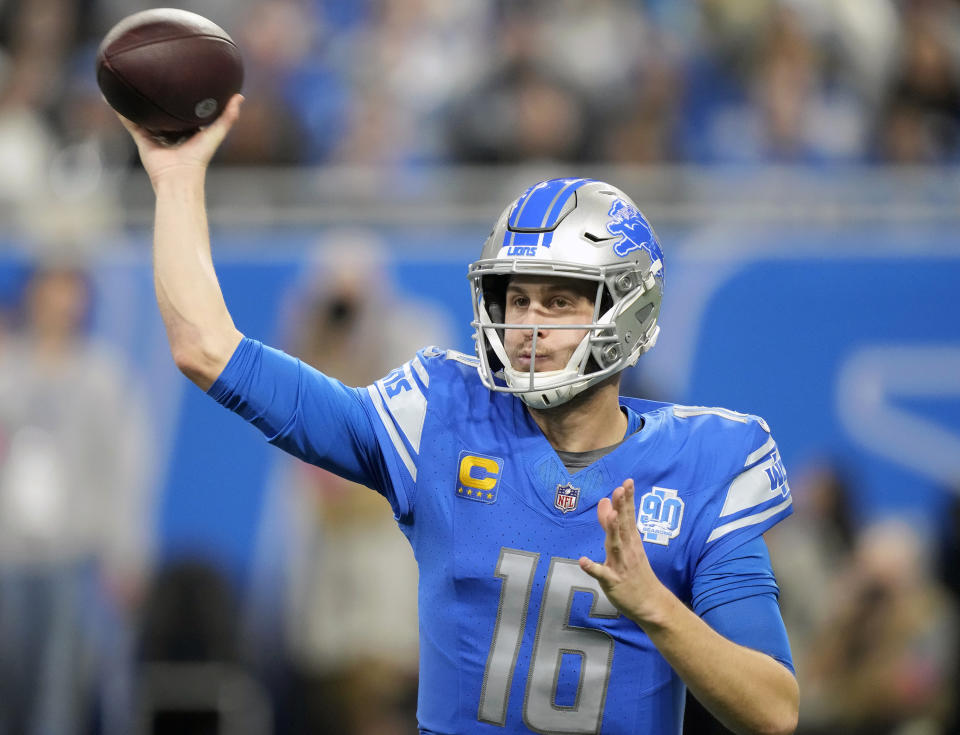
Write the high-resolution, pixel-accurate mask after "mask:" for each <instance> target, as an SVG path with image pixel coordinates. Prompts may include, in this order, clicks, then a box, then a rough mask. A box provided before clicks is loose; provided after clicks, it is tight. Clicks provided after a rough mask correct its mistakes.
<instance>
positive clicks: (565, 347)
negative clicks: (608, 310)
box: [503, 276, 597, 373]
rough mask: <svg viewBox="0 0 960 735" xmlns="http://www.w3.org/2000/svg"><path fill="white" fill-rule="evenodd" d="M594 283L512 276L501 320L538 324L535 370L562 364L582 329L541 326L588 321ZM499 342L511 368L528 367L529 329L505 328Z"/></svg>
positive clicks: (571, 352) (566, 279)
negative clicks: (504, 350)
mask: <svg viewBox="0 0 960 735" xmlns="http://www.w3.org/2000/svg"><path fill="white" fill-rule="evenodd" d="M596 292H597V287H596V285H595V284H594V283H592V282H589V281H581V280H579V279H576V278H556V277H552V276H514V277H513V278H511V279H510V284H509V285H508V286H507V300H506V306H505V310H504V311H505V313H504V322H506V323H508V324H530V325H534V324H538V325H541V327H540V328H539V329H538V330H537V353H536V366H535V367H536V372H538V373H539V372H542V371H546V370H560V369H562V368H564V367H566V364H567V362H568V361H569V360H570V356H571V355H572V354H573V351H574V350H575V349H576V348H577V345H578V344H580V341H581V340H582V339H583V337H584V335H586V333H587V330H585V329H544V328H543V326H542V325H549V324H590V323H591V322H593V299H594V297H595V296H596ZM503 346H504V348H505V349H506V351H507V357H509V358H510V364H511V365H512V366H513V368H514V370H529V369H530V361H531V358H532V356H533V329H506V330H504V335H503Z"/></svg>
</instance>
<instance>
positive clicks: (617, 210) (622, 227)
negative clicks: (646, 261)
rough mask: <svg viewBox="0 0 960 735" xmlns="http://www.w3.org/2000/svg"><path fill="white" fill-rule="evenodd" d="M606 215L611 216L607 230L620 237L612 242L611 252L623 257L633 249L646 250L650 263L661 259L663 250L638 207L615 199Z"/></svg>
mask: <svg viewBox="0 0 960 735" xmlns="http://www.w3.org/2000/svg"><path fill="white" fill-rule="evenodd" d="M607 216H609V217H611V220H610V222H608V223H607V232H609V233H610V234H611V235H616V236H618V237H619V238H620V239H619V240H617V242H616V243H614V245H613V252H615V253H616V254H617V255H619V256H620V257H621V258H623V257H626V255H627V254H628V253H631V252H633V251H634V250H646V251H647V254H648V255H649V256H650V262H651V263H656V262H657V261H658V260H663V251H662V250H661V249H660V245H659V243H657V239H656V237H654V234H653V228H652V227H650V223H649V222H647V220H646V218H645V217H644V216H643V214H641V213H640V210H639V209H637V208H636V207H634V206H633V205H632V204H627V203H626V202H625V201H623V199H617V200H616V201H615V202H614V203H613V206H611V207H610V211H609V212H607Z"/></svg>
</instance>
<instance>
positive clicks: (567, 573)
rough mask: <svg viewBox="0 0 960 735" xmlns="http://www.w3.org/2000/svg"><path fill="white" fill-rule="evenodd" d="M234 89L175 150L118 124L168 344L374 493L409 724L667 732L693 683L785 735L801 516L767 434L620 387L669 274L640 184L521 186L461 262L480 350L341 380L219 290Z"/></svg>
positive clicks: (715, 700)
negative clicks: (140, 189) (786, 579)
mask: <svg viewBox="0 0 960 735" xmlns="http://www.w3.org/2000/svg"><path fill="white" fill-rule="evenodd" d="M239 106H240V98H239V97H238V98H235V99H234V100H232V101H231V103H230V105H229V106H228V108H227V110H226V112H225V113H224V115H223V116H222V117H221V118H220V119H219V120H218V121H217V122H216V123H214V124H213V125H211V126H210V127H209V128H207V129H206V130H204V131H202V132H201V133H199V134H197V135H195V136H194V137H192V138H190V139H189V140H188V141H187V142H185V143H183V144H181V145H179V146H177V147H175V148H166V147H163V146H160V145H157V144H155V143H154V142H153V141H152V140H151V139H150V138H149V136H148V135H146V134H145V133H144V131H142V130H140V129H139V128H136V127H135V126H134V125H132V124H131V123H129V122H126V121H125V123H124V124H125V125H127V127H128V129H129V130H130V132H131V133H132V134H133V136H134V138H135V140H136V142H137V145H138V147H139V149H140V155H141V159H142V161H143V163H144V167H145V168H146V170H147V172H148V174H149V175H150V178H151V181H152V183H153V186H154V190H155V192H156V195H157V209H156V227H155V253H154V263H155V280H156V290H157V298H158V302H159V306H160V310H161V314H162V316H163V318H164V321H165V324H166V327H167V331H168V335H169V338H170V344H171V350H172V352H173V355H174V359H175V361H176V363H177V365H178V366H179V367H180V369H181V370H182V371H183V372H184V373H185V374H186V375H187V376H188V377H190V378H191V379H192V380H193V381H194V382H196V383H197V385H199V386H200V387H201V388H203V389H204V390H206V391H208V392H209V393H210V395H211V396H212V397H213V398H215V399H216V400H217V401H219V402H220V403H222V404H223V405H225V406H226V407H228V408H229V409H231V410H233V411H236V412H237V413H239V414H240V415H241V416H243V417H244V418H245V419H247V420H248V421H250V422H252V423H253V424H254V425H255V426H257V427H258V428H259V429H260V430H261V431H262V432H263V433H264V434H265V435H266V436H267V438H268V440H269V441H270V442H271V443H273V444H276V445H277V446H279V447H281V448H283V449H284V450H286V451H288V452H290V453H291V454H293V455H295V456H297V457H300V458H302V459H304V460H306V461H308V462H312V463H314V464H316V465H319V466H321V467H324V468H326V469H329V470H331V471H333V472H336V473H338V474H340V475H343V476H344V477H347V478H349V479H351V480H353V481H356V482H359V483H362V484H364V485H367V486H369V487H370V488H373V489H374V490H376V491H377V492H379V493H381V494H383V495H384V496H385V497H386V498H387V499H388V500H389V502H390V504H391V506H392V507H393V510H394V513H395V515H396V518H397V522H398V524H399V526H400V528H401V530H402V531H403V532H404V534H405V535H406V536H407V538H408V539H409V541H410V544H411V546H412V548H413V552H414V554H415V556H416V559H417V562H418V565H419V569H420V588H419V606H420V696H419V705H418V719H419V724H420V729H421V732H423V733H430V734H435V735H441V734H442V735H452V734H454V733H498V734H499V733H531V732H534V733H578V734H583V735H586V734H588V733H590V734H603V735H607V734H609V735H613V734H618V735H619V734H622V733H643V734H659V733H664V734H667V733H669V734H671V735H675V734H676V733H679V732H680V731H681V728H682V720H683V703H684V697H685V692H686V688H687V687H689V689H690V690H691V691H692V692H693V693H694V694H695V695H696V696H697V698H698V699H699V700H700V701H701V702H702V703H703V704H704V705H705V706H706V707H707V709H709V710H710V711H711V712H712V713H713V714H714V715H715V716H717V717H718V718H719V719H720V720H721V721H722V722H723V723H725V724H726V725H727V726H728V727H730V728H731V729H733V730H735V731H737V732H757V733H782V732H792V731H793V730H794V729H795V727H796V722H797V699H798V691H797V684H796V680H795V678H794V676H793V673H792V661H791V655H790V648H789V644H788V642H787V637H786V633H785V631H784V627H783V622H782V620H781V617H780V613H779V609H778V605H777V586H776V581H775V579H774V577H773V573H772V571H771V567H770V560H769V557H768V556H767V551H766V547H765V545H764V542H763V539H762V533H763V532H764V531H765V530H767V529H768V528H770V527H771V526H772V525H774V524H775V523H777V522H778V521H780V520H782V519H783V518H784V517H785V516H787V515H788V514H789V513H790V509H791V498H790V490H789V486H788V484H787V481H786V475H785V473H784V469H783V465H782V464H781V462H780V458H779V454H778V450H777V445H776V443H775V442H774V440H773V438H772V437H771V435H770V431H769V429H768V427H767V425H766V424H765V423H764V421H763V420H762V419H760V418H758V417H755V416H749V415H745V414H740V413H736V412H733V411H728V410H724V409H715V408H703V407H690V406H677V405H671V404H663V403H654V402H651V401H644V400H638V399H630V398H624V397H621V396H620V395H619V385H620V376H621V371H622V370H623V369H624V368H626V367H628V366H630V365H633V364H634V363H635V362H636V360H637V359H638V357H639V356H640V355H641V354H642V353H643V352H645V351H646V350H648V349H650V347H652V346H653V344H654V342H655V341H656V338H657V334H658V331H659V327H658V326H657V322H658V317H659V312H660V301H661V296H662V291H663V273H664V270H663V268H664V267H663V254H662V252H661V249H660V245H659V243H658V241H657V238H656V235H655V233H654V231H653V229H652V228H651V227H650V225H649V223H648V222H647V220H646V219H645V218H644V217H643V215H642V214H641V213H640V212H639V210H638V209H637V207H636V206H635V204H634V203H633V202H632V201H631V200H630V198H629V197H628V196H627V195H626V194H624V193H623V192H622V191H620V190H619V189H616V188H615V187H613V186H610V185H609V184H605V183H603V182H599V181H592V180H587V179H555V180H551V181H544V182H540V183H538V184H536V185H534V186H532V187H531V188H530V189H528V190H527V191H526V192H524V193H523V194H522V195H521V196H520V197H518V198H517V199H516V200H515V201H514V202H513V203H512V204H510V205H509V206H508V207H507V208H506V209H505V210H504V212H503V214H502V215H501V216H500V218H499V220H498V221H497V223H496V225H495V227H494V229H493V232H492V233H491V235H490V237H489V238H488V239H487V242H486V244H485V245H484V246H483V250H482V253H481V257H480V258H479V259H478V260H477V261H476V262H474V263H473V264H472V265H471V266H470V268H469V274H468V275H469V279H470V282H471V284H472V288H473V308H474V328H475V330H476V340H477V354H476V356H467V355H463V354H460V353H457V352H453V351H449V350H442V349H438V348H432V347H431V348H426V349H424V350H421V351H420V352H419V353H418V354H417V355H416V356H414V357H413V358H412V359H411V360H410V361H409V362H407V363H406V364H404V365H402V366H400V367H398V368H397V369H395V370H394V371H392V372H391V373H390V374H389V375H387V376H385V377H384V378H383V379H381V380H379V381H377V382H376V383H374V384H373V385H371V386H368V387H365V388H349V387H346V386H344V385H343V384H342V383H339V382H338V381H335V380H332V379H330V378H328V377H326V376H324V375H323V374H321V373H319V372H317V371H316V370H314V369H312V368H310V367H309V366H307V365H305V364H303V363H302V362H300V361H299V360H296V359H294V358H292V357H290V356H288V355H285V354H283V353H282V352H279V351H277V350H274V349H271V348H269V347H267V346H265V345H263V344H261V343H260V342H257V341H255V340H252V339H249V338H246V337H244V336H243V335H241V334H240V333H239V332H238V331H237V329H236V328H235V326H234V325H233V321H232V320H231V318H230V315H229V312H228V311H227V308H226V305H225V304H224V301H223V296H222V294H221V291H220V288H219V285H218V283H217V281H216V276H215V273H214V270H213V266H212V261H211V256H210V244H209V238H208V234H207V227H206V215H205V211H204V204H203V191H204V175H205V171H206V168H207V165H208V163H209V160H210V158H211V156H212V155H213V152H214V151H215V150H216V148H217V146H218V145H219V143H220V142H221V141H222V139H223V137H224V135H225V134H226V132H227V130H228V129H229V127H230V126H231V125H232V124H233V122H234V121H235V120H236V119H237V116H238V114H239ZM598 521H599V525H598ZM385 563H387V562H385Z"/></svg>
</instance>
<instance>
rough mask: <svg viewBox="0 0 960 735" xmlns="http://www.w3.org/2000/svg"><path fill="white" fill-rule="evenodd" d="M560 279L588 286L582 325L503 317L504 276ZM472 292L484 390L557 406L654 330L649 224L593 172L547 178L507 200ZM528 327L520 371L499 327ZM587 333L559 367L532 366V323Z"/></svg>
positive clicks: (618, 363) (659, 281)
mask: <svg viewBox="0 0 960 735" xmlns="http://www.w3.org/2000/svg"><path fill="white" fill-rule="evenodd" d="M515 274H524V275H533V276H561V277H564V278H577V279H581V280H584V281H593V282H595V283H596V285H597V291H596V297H595V299H594V311H593V322H592V323H590V324H564V325H555V324H507V323H505V322H504V309H505V294H506V288H507V283H508V282H509V279H510V277H511V276H512V275H515ZM468 278H469V279H470V283H471V289H472V293H473V299H472V301H473V315H474V319H473V321H472V322H471V326H473V328H474V330H475V336H474V339H475V340H476V348H477V355H478V356H479V358H480V364H479V367H478V371H479V373H480V378H481V379H482V380H483V383H484V385H486V386H487V387H488V388H489V389H490V390H494V391H500V392H506V393H516V394H519V396H520V398H521V399H522V400H523V401H524V403H526V404H527V405H528V406H530V407H532V408H552V407H554V406H559V405H561V404H563V403H566V402H567V401H569V400H570V399H571V398H573V397H574V396H576V395H578V394H579V393H582V392H583V391H584V390H586V389H587V388H589V387H590V386H592V385H595V384H596V383H598V382H600V381H601V380H603V379H604V378H606V377H608V376H610V375H613V374H614V373H617V372H619V371H621V370H623V369H624V368H626V367H629V366H631V365H633V364H635V363H636V361H637V358H639V357H640V355H642V354H643V353H644V352H646V351H647V350H649V349H650V348H651V347H653V345H654V343H655V342H656V341H657V336H658V334H659V332H660V328H659V327H658V326H657V319H658V317H659V315H660V301H661V298H662V296H663V253H662V251H661V249H660V243H659V242H658V241H657V235H656V233H655V232H654V231H653V227H652V226H651V225H650V223H649V222H648V221H647V220H646V218H645V217H644V216H643V214H641V212H640V210H639V209H637V206H636V205H635V204H634V203H633V201H632V200H631V199H630V197H628V196H627V195H626V194H624V193H623V192H622V191H620V189H617V188H616V187H613V186H610V184H605V183H603V182H602V181H594V180H592V179H551V180H549V181H541V182H540V183H538V184H535V185H534V186H531V187H530V188H529V189H527V191H525V192H524V193H523V194H522V195H521V196H520V197H519V198H517V199H516V200H515V201H514V202H513V203H511V204H510V205H509V206H508V207H507V208H506V209H504V210H503V213H502V214H501V215H500V218H499V219H498V220H497V223H496V225H495V226H494V228H493V232H491V233H490V236H489V237H488V238H487V241H486V242H485V243H484V246H483V250H482V251H481V253H480V259H479V260H477V261H475V262H474V263H472V264H471V265H470V269H469V272H468ZM507 329H523V330H527V331H532V333H533V340H534V343H533V350H532V351H533V353H534V354H533V356H532V359H531V364H530V368H529V370H516V369H514V367H513V366H512V365H511V364H510V361H509V359H508V357H507V354H506V350H505V349H504V345H503V335H504V330H507ZM549 329H580V330H586V331H587V333H586V335H585V336H584V338H583V340H582V341H581V342H580V343H579V345H578V346H577V348H576V349H575V350H574V352H573V355H572V356H571V357H570V360H569V361H568V362H567V365H566V366H565V367H564V368H562V369H560V370H544V371H540V372H537V368H536V339H537V332H538V330H549Z"/></svg>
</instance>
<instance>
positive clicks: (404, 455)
mask: <svg viewBox="0 0 960 735" xmlns="http://www.w3.org/2000/svg"><path fill="white" fill-rule="evenodd" d="M367 392H368V393H369V394H370V398H371V400H372V401H373V405H374V408H376V409H377V415H379V416H380V422H381V423H382V424H383V428H384V429H386V430H387V436H389V437H390V442H391V443H392V444H393V448H394V449H395V450H396V451H397V455H398V456H399V457H400V459H401V460H402V461H403V464H404V466H406V468H407V471H408V472H409V473H410V476H411V477H412V478H413V480H414V482H416V480H417V466H416V465H415V464H414V463H413V459H411V457H410V453H409V452H408V451H407V448H406V447H405V446H404V445H403V439H401V438H400V435H399V434H398V433H397V430H396V428H395V427H394V425H393V421H391V419H390V417H389V416H388V415H387V409H386V407H385V406H384V405H383V399H382V398H381V397H380V392H379V391H378V390H377V387H376V386H375V385H370V386H367Z"/></svg>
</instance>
